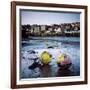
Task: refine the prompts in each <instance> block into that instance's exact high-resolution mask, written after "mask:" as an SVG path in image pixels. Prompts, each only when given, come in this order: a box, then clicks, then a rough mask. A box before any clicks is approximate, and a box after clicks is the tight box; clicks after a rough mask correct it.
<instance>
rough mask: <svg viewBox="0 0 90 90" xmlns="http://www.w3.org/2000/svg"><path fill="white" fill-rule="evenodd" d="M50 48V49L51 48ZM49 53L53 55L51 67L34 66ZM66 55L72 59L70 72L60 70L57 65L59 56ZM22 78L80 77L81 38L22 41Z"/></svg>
mask: <svg viewBox="0 0 90 90" xmlns="http://www.w3.org/2000/svg"><path fill="white" fill-rule="evenodd" d="M49 47H50V48H49ZM43 51H48V52H49V53H51V54H52V56H53V58H52V62H51V63H50V64H49V65H42V66H40V64H38V65H34V67H33V68H32V69H30V68H29V67H30V66H31V65H32V64H33V63H34V59H36V60H37V62H38V61H40V60H39V57H40V55H41V53H42V52H43ZM60 53H65V54H67V55H69V56H70V57H71V60H72V66H71V67H70V68H69V69H68V70H60V68H59V67H58V65H57V63H56V62H57V59H58V55H59V54H60ZM20 71H21V72H20V77H21V78H38V77H39V78H40V77H62V76H79V75H80V38H79V37H33V38H31V39H30V40H25V41H22V46H21V69H20Z"/></svg>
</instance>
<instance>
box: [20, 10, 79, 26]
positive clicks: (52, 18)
mask: <svg viewBox="0 0 90 90" xmlns="http://www.w3.org/2000/svg"><path fill="white" fill-rule="evenodd" d="M20 14H21V25H25V24H30V25H33V24H38V25H51V24H61V23H73V22H80V13H64V12H41V11H30V10H21V12H20Z"/></svg>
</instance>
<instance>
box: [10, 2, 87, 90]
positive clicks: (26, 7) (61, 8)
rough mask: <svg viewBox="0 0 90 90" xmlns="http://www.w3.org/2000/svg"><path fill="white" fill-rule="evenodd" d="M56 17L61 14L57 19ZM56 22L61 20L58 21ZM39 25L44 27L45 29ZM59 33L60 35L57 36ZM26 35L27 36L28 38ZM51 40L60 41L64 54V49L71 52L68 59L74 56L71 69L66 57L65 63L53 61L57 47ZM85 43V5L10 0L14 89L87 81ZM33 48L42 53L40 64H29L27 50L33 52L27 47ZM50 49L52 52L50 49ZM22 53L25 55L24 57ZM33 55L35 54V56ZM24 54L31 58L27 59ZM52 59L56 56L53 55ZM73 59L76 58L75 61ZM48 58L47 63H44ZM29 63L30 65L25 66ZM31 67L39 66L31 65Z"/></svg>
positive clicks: (78, 83)
mask: <svg viewBox="0 0 90 90" xmlns="http://www.w3.org/2000/svg"><path fill="white" fill-rule="evenodd" d="M61 14H62V15H61ZM59 15H60V16H59ZM62 16H63V17H62ZM58 17H60V20H59V18H58ZM42 18H43V19H42ZM62 18H63V19H62ZM40 20H41V21H40ZM70 20H71V22H70ZM58 22H59V23H60V24H58ZM28 24H30V25H28ZM34 24H36V25H34ZM69 26H70V27H69ZM32 27H33V29H32ZM63 27H64V28H63ZM38 28H39V29H38ZM42 28H45V30H43V29H42ZM46 28H47V29H46ZM35 29H36V32H35ZM71 29H72V31H71ZM24 30H25V31H24ZM28 30H29V32H28ZM40 30H42V31H40ZM55 30H56V31H55ZM60 30H61V31H60ZM62 30H64V31H62ZM75 30H76V31H75ZM37 31H38V32H37ZM52 31H53V32H52ZM32 32H33V33H32ZM51 32H52V33H51ZM71 32H72V33H71ZM26 33H27V34H26ZM70 33H71V34H70ZM31 36H32V37H31ZM59 36H61V37H62V38H61V37H60V38H59ZM50 37H51V38H50ZM55 37H57V38H55ZM64 37H65V39H64ZM77 38H78V39H77ZM27 39H29V40H30V42H29V40H27ZM49 39H50V40H49ZM53 40H54V42H53ZM58 40H60V41H58ZM67 40H69V41H67ZM71 41H73V42H71ZM74 41H75V42H74ZM76 41H77V42H76ZM44 42H45V43H44ZM47 42H48V43H50V45H51V46H48V45H49V44H48V43H47ZM53 43H56V44H55V45H58V44H59V46H60V48H59V49H60V50H61V52H63V54H65V55H66V57H67V53H68V54H69V53H70V56H72V58H71V57H70V58H67V59H70V60H71V61H72V60H73V61H72V65H74V64H73V63H74V62H75V65H76V66H75V65H74V69H72V68H73V66H72V68H71V67H70V69H71V71H70V70H68V69H67V68H68V67H69V66H67V65H69V64H70V65H71V63H69V62H70V61H69V60H67V61H66V62H68V63H67V64H65V65H64V66H62V65H61V61H59V66H58V65H56V64H57V63H56V61H55V62H54V64H55V65H56V66H54V64H53V62H52V61H53V60H52V59H53V58H54V55H56V56H57V54H58V53H57V49H56V48H55V49H54V47H53ZM87 43H88V42H87V6H83V5H67V4H52V3H37V2H36V3H35V2H20V1H12V2H11V88H12V89H14V88H32V87H48V86H66V85H80V84H87V83H88V76H87V74H88V72H87V65H88V64H87V63H88V61H87ZM24 44H25V45H24ZM43 44H45V45H47V48H48V49H46V48H45V47H44V46H45V45H43ZM23 45H24V46H23ZM27 46H28V49H27ZM56 47H58V46H56ZM33 48H34V49H35V50H36V49H38V50H36V51H37V52H39V51H40V55H41V56H39V57H40V58H39V59H40V60H41V59H42V61H40V60H39V62H41V63H43V64H35V65H34V66H32V67H30V65H31V63H32V62H31V61H30V60H31V59H30V58H31V57H32V56H33V55H32V54H31V56H30V55H27V54H26V53H27V52H28V53H35V52H34V51H28V50H30V49H31V50H32V49H33ZM43 48H44V49H43ZM25 50H26V51H25ZM47 50H48V51H47ZM50 50H51V52H53V53H54V54H52V53H51V52H49V51H50ZM71 50H72V51H71ZM54 51H56V52H54ZM50 53H51V54H50ZM23 55H26V56H25V57H24V56H23ZM65 55H64V56H63V55H62V57H61V56H60V57H58V58H59V59H60V60H63V59H62V58H64V60H65ZM28 56H29V57H28ZM56 56H55V57H56ZM33 57H34V58H35V56H33ZM46 57H48V58H46ZM27 58H28V59H30V60H29V61H27ZM54 59H55V60H57V59H56V58H54ZM23 60H24V61H23ZM76 60H78V61H77V62H76ZM49 61H50V65H47V64H48V63H49ZM37 62H38V61H37ZM37 62H35V63H37ZM57 62H58V61H57ZM66 62H65V63H66ZM28 64H29V67H28V69H26V67H27V65H28ZM44 64H45V67H44ZM38 65H40V66H41V67H39V66H38ZM49 66H50V67H49ZM34 67H38V68H37V69H33V68H34ZM59 67H60V69H59ZM49 69H50V70H49ZM35 70H36V71H35ZM55 70H57V71H59V72H58V73H59V74H57V72H55ZM73 70H76V71H73ZM34 71H35V72H36V74H35V72H34ZM37 73H39V74H37ZM57 75H58V76H57Z"/></svg>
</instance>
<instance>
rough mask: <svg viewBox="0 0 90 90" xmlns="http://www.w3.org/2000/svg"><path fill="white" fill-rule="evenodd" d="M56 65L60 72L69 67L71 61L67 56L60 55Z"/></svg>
mask: <svg viewBox="0 0 90 90" xmlns="http://www.w3.org/2000/svg"><path fill="white" fill-rule="evenodd" d="M57 65H58V67H59V68H60V70H67V69H69V68H70V67H71V65H72V61H71V58H70V56H69V55H66V54H61V55H60V56H59V58H58V60H57Z"/></svg>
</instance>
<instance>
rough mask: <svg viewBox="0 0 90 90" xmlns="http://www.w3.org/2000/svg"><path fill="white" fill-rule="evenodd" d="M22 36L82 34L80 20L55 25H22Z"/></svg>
mask: <svg viewBox="0 0 90 90" xmlns="http://www.w3.org/2000/svg"><path fill="white" fill-rule="evenodd" d="M21 30H22V38H29V37H31V36H42V37H44V36H76V37H79V36H80V22H74V23H63V24H53V25H38V24H33V25H30V24H27V25H21Z"/></svg>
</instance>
